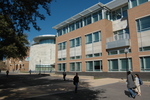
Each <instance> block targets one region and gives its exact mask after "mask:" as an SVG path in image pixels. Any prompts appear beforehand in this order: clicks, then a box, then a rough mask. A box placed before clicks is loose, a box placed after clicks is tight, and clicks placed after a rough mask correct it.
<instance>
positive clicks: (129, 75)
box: [127, 71, 136, 99]
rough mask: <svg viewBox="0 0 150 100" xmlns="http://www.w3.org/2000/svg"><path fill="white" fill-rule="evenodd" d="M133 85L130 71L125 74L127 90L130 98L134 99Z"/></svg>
mask: <svg viewBox="0 0 150 100" xmlns="http://www.w3.org/2000/svg"><path fill="white" fill-rule="evenodd" d="M135 87H136V86H135V84H134V78H133V75H132V74H131V72H130V71H128V72H127V88H128V91H129V92H130V95H129V96H130V97H133V98H134V99H135V97H136V93H135V92H134V91H133V89H134V88H135Z"/></svg>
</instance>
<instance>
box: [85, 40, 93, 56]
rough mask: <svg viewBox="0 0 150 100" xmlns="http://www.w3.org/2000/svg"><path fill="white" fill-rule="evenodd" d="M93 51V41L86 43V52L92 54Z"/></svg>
mask: <svg viewBox="0 0 150 100" xmlns="http://www.w3.org/2000/svg"><path fill="white" fill-rule="evenodd" d="M92 53H93V45H92V43H91V44H87V45H85V54H92Z"/></svg>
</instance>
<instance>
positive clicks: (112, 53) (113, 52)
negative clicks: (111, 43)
mask: <svg viewBox="0 0 150 100" xmlns="http://www.w3.org/2000/svg"><path fill="white" fill-rule="evenodd" d="M117 54H118V52H117V50H112V51H109V52H108V55H117Z"/></svg>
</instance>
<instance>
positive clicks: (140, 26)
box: [136, 16, 150, 32]
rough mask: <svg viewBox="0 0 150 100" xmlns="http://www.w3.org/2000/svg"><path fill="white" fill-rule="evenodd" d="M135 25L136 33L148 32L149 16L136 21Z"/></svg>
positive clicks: (149, 28)
mask: <svg viewBox="0 0 150 100" xmlns="http://www.w3.org/2000/svg"><path fill="white" fill-rule="evenodd" d="M136 23H137V31H138V32H141V31H146V30H150V24H149V23H150V16H147V17H144V18H141V19H138V20H136Z"/></svg>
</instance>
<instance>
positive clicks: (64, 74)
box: [63, 71, 67, 81]
mask: <svg viewBox="0 0 150 100" xmlns="http://www.w3.org/2000/svg"><path fill="white" fill-rule="evenodd" d="M66 75H67V74H66V72H65V71H64V72H63V79H64V81H66Z"/></svg>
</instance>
